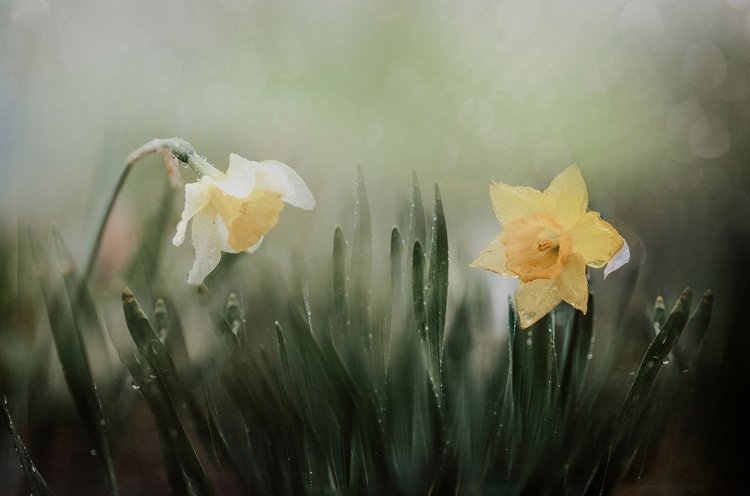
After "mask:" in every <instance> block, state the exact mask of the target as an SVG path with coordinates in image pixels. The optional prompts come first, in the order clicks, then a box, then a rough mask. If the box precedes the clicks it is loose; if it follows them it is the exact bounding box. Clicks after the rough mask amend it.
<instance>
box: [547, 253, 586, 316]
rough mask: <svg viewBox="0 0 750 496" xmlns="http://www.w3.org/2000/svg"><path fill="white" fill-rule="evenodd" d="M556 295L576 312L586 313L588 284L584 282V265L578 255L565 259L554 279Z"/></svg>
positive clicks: (573, 254)
mask: <svg viewBox="0 0 750 496" xmlns="http://www.w3.org/2000/svg"><path fill="white" fill-rule="evenodd" d="M555 287H556V288H557V294H558V295H559V296H560V298H562V299H563V300H565V301H567V302H568V303H570V304H571V305H573V306H574V307H575V308H577V309H578V310H580V311H582V312H583V313H586V310H587V306H588V301H589V284H588V281H587V280H586V263H585V262H584V261H583V257H582V256H581V255H579V254H578V253H572V254H570V255H569V256H568V258H566V259H565V262H564V263H563V266H562V270H560V274H559V275H558V276H557V279H555Z"/></svg>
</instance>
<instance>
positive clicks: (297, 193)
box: [257, 160, 315, 210]
mask: <svg viewBox="0 0 750 496" xmlns="http://www.w3.org/2000/svg"><path fill="white" fill-rule="evenodd" d="M257 177H258V188H260V189H269V190H271V191H276V192H277V193H280V194H281V199H282V200H284V202H286V203H288V204H289V205H292V206H294V207H299V208H301V209H303V210H312V209H313V208H315V198H313V195H312V193H311V192H310V188H308V187H307V184H305V181H303V180H302V178H301V177H300V176H299V174H297V172H296V171H295V170H294V169H292V168H291V167H289V166H288V165H286V164H282V163H281V162H277V161H275V160H264V161H263V162H261V163H259V164H258V176H257Z"/></svg>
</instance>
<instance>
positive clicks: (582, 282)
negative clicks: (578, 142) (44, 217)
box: [471, 165, 624, 328]
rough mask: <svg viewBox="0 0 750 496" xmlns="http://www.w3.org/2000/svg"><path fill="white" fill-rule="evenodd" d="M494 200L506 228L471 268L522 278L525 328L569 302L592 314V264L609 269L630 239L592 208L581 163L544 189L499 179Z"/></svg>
mask: <svg viewBox="0 0 750 496" xmlns="http://www.w3.org/2000/svg"><path fill="white" fill-rule="evenodd" d="M490 198H491V200H492V208H493V209H494V210H495V215H496V216H497V219H498V220H499V221H500V225H501V226H502V228H503V230H502V232H501V233H500V234H499V235H497V236H496V237H495V239H494V240H492V242H491V243H490V245H489V246H488V247H487V248H485V250H484V251H483V252H482V253H480V254H479V256H478V257H477V259H476V260H474V262H472V264H471V266H472V267H479V268H482V269H487V270H491V271H493V272H496V273H498V274H500V275H504V276H515V277H517V278H519V279H520V280H521V282H520V285H519V287H518V293H517V294H516V308H517V309H518V314H519V316H520V322H521V327H523V328H526V327H529V326H530V325H532V324H533V323H535V322H537V321H538V320H539V319H541V318H542V317H543V316H544V315H546V314H548V313H549V312H550V311H552V309H554V308H555V306H557V304H558V303H560V302H561V301H563V300H565V301H567V302H568V303H570V304H571V305H573V306H574V307H575V308H577V309H579V310H581V311H582V312H583V313H586V309H587V308H586V307H587V303H588V282H587V280H586V266H587V265H588V266H590V267H595V268H601V267H604V266H605V265H606V264H607V262H609V261H610V259H611V258H612V257H613V256H614V255H615V254H616V253H617V252H618V251H619V250H620V249H621V248H622V247H623V243H624V240H623V239H622V237H621V236H620V235H619V234H618V233H617V231H616V230H615V228H614V227H612V226H611V225H610V224H609V223H607V222H605V221H603V220H602V219H601V217H600V215H599V214H598V213H597V212H587V211H586V209H587V208H588V201H589V200H588V191H587V190H586V183H585V182H584V181H583V177H582V176H581V171H580V170H579V169H578V166H576V165H571V166H570V167H568V168H567V169H565V170H564V171H562V172H561V173H560V174H559V175H558V176H557V177H555V178H554V179H553V180H552V182H551V183H550V185H549V187H548V188H547V189H546V190H544V192H541V191H538V190H535V189H533V188H529V187H525V186H509V185H507V184H504V183H495V184H492V185H490Z"/></svg>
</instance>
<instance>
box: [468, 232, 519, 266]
mask: <svg viewBox="0 0 750 496" xmlns="http://www.w3.org/2000/svg"><path fill="white" fill-rule="evenodd" d="M502 238H503V235H502V234H498V235H497V236H495V239H493V240H492V241H491V242H490V244H489V245H488V246H487V248H485V249H484V250H483V251H482V253H480V254H479V256H478V257H477V259H476V260H474V261H473V262H471V264H470V265H469V267H477V268H480V269H485V270H491V271H492V272H495V273H497V274H500V275H501V276H512V275H513V274H511V273H510V272H509V271H508V269H506V268H505V247H504V246H503V243H502Z"/></svg>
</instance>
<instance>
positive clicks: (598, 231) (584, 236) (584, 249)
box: [570, 212, 625, 269]
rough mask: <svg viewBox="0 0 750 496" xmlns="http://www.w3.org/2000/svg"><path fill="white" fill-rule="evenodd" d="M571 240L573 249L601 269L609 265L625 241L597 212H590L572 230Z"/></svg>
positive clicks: (593, 265) (586, 260)
mask: <svg viewBox="0 0 750 496" xmlns="http://www.w3.org/2000/svg"><path fill="white" fill-rule="evenodd" d="M570 242H571V251H573V252H576V253H580V254H581V255H582V256H583V260H584V261H585V262H586V264H587V265H590V266H591V267H595V268H597V269H599V268H602V267H604V266H605V265H607V262H609V261H610V260H611V259H612V257H614V256H615V254H616V253H617V252H618V251H620V248H622V245H623V243H624V242H625V241H624V240H623V239H622V236H620V235H619V234H618V233H617V230H616V229H615V228H614V227H612V225H610V224H609V223H608V222H606V221H603V220H602V219H601V216H600V215H599V214H598V213H597V212H588V213H587V214H586V215H585V216H584V217H583V218H582V219H581V220H580V221H579V222H578V223H577V224H576V225H575V226H573V228H572V229H571V230H570Z"/></svg>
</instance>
